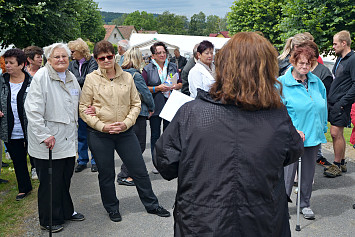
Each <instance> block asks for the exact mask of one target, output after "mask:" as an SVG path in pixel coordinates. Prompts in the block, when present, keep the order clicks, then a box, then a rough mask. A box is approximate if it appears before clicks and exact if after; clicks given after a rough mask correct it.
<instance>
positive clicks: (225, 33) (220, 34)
mask: <svg viewBox="0 0 355 237" xmlns="http://www.w3.org/2000/svg"><path fill="white" fill-rule="evenodd" d="M210 37H217V38H230V36H229V32H228V31H220V32H218V33H217V34H210Z"/></svg>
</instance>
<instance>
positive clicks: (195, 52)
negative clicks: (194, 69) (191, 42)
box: [192, 43, 200, 58]
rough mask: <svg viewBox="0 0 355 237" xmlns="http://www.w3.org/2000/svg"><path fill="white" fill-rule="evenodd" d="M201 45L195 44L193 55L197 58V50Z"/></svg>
mask: <svg viewBox="0 0 355 237" xmlns="http://www.w3.org/2000/svg"><path fill="white" fill-rule="evenodd" d="M199 45H200V44H199V43H198V44H195V47H194V49H193V50H192V53H193V55H194V57H195V58H196V57H197V48H198V46H199Z"/></svg>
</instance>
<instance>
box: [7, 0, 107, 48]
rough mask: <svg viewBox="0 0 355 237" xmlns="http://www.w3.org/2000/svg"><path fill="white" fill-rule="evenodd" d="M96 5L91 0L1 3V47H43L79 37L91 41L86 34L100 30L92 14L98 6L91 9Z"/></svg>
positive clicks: (28, 0) (24, 0) (34, 0)
mask: <svg viewBox="0 0 355 237" xmlns="http://www.w3.org/2000/svg"><path fill="white" fill-rule="evenodd" d="M88 4H91V5H90V6H87V5H88ZM95 4H96V3H94V2H93V0H67V1H60V0H22V1H18V0H6V3H5V0H0V15H1V18H0V35H1V39H2V42H1V45H2V46H8V45H10V44H15V46H16V47H19V48H24V47H27V46H29V45H32V44H35V45H37V46H40V47H43V46H46V45H49V44H51V43H54V42H59V41H64V42H67V41H69V40H72V39H76V38H78V37H83V38H89V39H92V38H90V36H89V35H90V34H92V35H95V34H96V33H97V32H100V30H101V29H100V27H101V28H102V23H101V26H99V25H98V21H99V20H97V19H96V17H98V15H95V11H97V5H96V10H95V9H90V8H93V7H95ZM100 19H101V16H100ZM96 20H97V21H96ZM95 21H96V22H95ZM81 24H82V28H81ZM82 31H83V32H84V35H82V34H81V32H82ZM102 33H103V31H102V30H101V34H102ZM95 37H96V36H95ZM96 39H98V37H96Z"/></svg>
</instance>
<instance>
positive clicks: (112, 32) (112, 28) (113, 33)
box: [104, 25, 124, 44]
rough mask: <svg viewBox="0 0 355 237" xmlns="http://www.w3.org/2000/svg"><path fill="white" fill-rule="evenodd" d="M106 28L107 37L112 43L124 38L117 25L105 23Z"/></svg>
mask: <svg viewBox="0 0 355 237" xmlns="http://www.w3.org/2000/svg"><path fill="white" fill-rule="evenodd" d="M104 28H105V30H106V34H105V39H104V40H107V41H108V42H110V43H111V44H117V42H118V41H120V40H122V39H124V37H123V35H122V33H121V32H120V30H119V29H118V27H117V26H116V25H104Z"/></svg>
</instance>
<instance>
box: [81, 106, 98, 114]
mask: <svg viewBox="0 0 355 237" xmlns="http://www.w3.org/2000/svg"><path fill="white" fill-rule="evenodd" d="M84 113H85V114H88V115H91V116H96V110H95V107H94V106H91V105H89V107H88V108H87V109H86V110H85V111H84Z"/></svg>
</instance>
